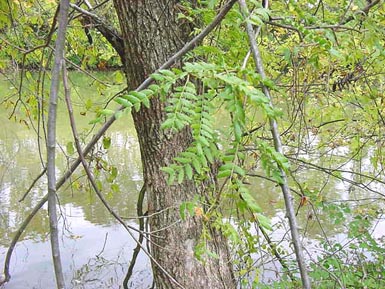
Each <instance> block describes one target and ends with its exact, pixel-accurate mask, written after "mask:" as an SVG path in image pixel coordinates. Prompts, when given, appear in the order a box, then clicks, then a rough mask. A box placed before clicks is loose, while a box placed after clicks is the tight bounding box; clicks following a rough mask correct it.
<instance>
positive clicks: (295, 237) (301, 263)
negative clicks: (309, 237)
mask: <svg viewBox="0 0 385 289" xmlns="http://www.w3.org/2000/svg"><path fill="white" fill-rule="evenodd" d="M238 2H239V6H240V10H241V13H242V15H243V17H244V18H245V19H246V18H247V17H248V15H249V12H248V8H247V5H246V2H245V0H239V1H238ZM246 32H247V35H248V38H249V43H250V49H251V52H252V55H253V58H254V62H255V66H256V69H257V72H258V73H259V75H260V76H261V78H262V81H263V80H265V79H266V75H265V70H264V67H263V62H262V57H261V55H260V52H259V49H258V45H257V42H256V41H255V37H254V30H253V27H252V25H251V23H250V22H246ZM262 90H263V93H264V94H265V96H266V97H267V98H268V99H269V101H270V105H271V106H273V103H272V97H271V95H270V90H269V88H268V87H267V86H266V85H264V84H263V83H262ZM269 122H270V129H271V134H272V136H273V141H274V147H275V150H276V151H277V152H279V153H281V154H283V149H282V143H281V137H280V134H279V129H278V124H277V122H276V120H275V119H274V118H271V117H270V118H269ZM279 171H280V174H281V177H282V183H281V184H280V187H281V190H282V193H283V196H284V199H285V206H286V214H287V217H288V219H289V225H290V231H291V237H292V241H293V245H294V251H295V254H296V257H297V263H298V267H299V271H300V273H301V279H302V285H303V288H305V289H310V288H311V284H310V279H309V276H308V273H307V269H306V261H305V257H304V255H303V248H302V245H301V240H300V236H299V232H298V225H297V220H296V217H295V211H294V204H293V197H292V195H291V193H290V188H289V185H288V180H287V176H286V172H285V170H284V169H283V168H282V167H281V166H279Z"/></svg>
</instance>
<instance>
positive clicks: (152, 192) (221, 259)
mask: <svg viewBox="0 0 385 289" xmlns="http://www.w3.org/2000/svg"><path fill="white" fill-rule="evenodd" d="M178 2H179V1H169V0H162V1H159V0H152V1H125V0H115V1H114V4H115V7H116V10H117V14H118V17H119V22H120V27H121V32H122V41H123V45H124V53H123V55H122V62H123V63H124V70H125V73H126V77H127V83H128V86H129V87H130V88H131V89H134V88H136V87H138V86H139V84H140V83H142V82H143V81H144V80H145V79H146V77H148V76H149V75H150V74H151V73H153V72H154V71H156V70H157V69H158V68H159V66H160V65H161V64H163V63H164V62H166V60H168V59H169V58H170V57H171V56H172V55H173V54H174V53H175V52H177V51H178V50H179V49H180V48H182V47H183V45H184V44H185V43H186V42H187V41H188V39H189V37H190V34H191V29H192V27H191V26H190V24H184V23H182V22H181V21H179V20H178V17H177V16H178V13H180V10H178V7H180V6H179V5H180V4H179V3H178ZM192 2H194V1H192ZM192 4H194V3H192ZM176 65H178V64H176ZM164 108H165V104H164V102H162V101H161V100H160V98H158V97H153V98H152V99H151V106H150V108H148V109H147V108H142V109H141V110H140V111H138V112H134V113H133V119H134V123H135V127H136V130H137V135H138V139H139V144H140V149H141V155H142V163H143V175H144V182H145V184H146V192H147V194H148V215H150V216H151V217H150V228H151V231H152V232H154V233H153V235H152V236H151V251H152V254H153V256H154V257H155V259H156V260H157V261H158V262H159V263H160V264H161V265H162V266H163V268H166V269H167V270H169V273H170V274H171V275H172V276H173V277H174V278H175V279H176V280H177V281H178V282H179V283H181V285H182V286H183V287H185V288H235V280H234V276H233V272H232V264H231V263H230V258H229V252H228V247H227V243H226V240H225V238H224V236H223V235H222V234H221V232H219V231H215V230H212V231H211V237H212V239H211V240H210V241H209V243H208V248H209V250H210V251H211V252H213V253H215V254H216V255H217V256H218V258H209V259H206V260H204V262H201V261H198V260H197V259H196V257H195V256H194V248H195V246H196V245H197V242H198V240H199V238H200V235H201V232H202V219H201V218H199V217H190V218H187V219H186V220H183V221H182V220H181V217H180V213H179V206H180V205H181V203H183V202H185V201H188V200H192V199H193V198H194V196H195V195H197V194H198V195H201V194H202V193H204V192H205V191H206V190H207V189H208V188H209V187H210V185H211V184H214V183H216V179H215V174H211V175H210V176H209V179H208V180H207V181H206V182H205V184H202V185H196V184H195V183H194V181H184V182H183V183H182V184H177V185H172V186H169V185H168V184H167V175H165V174H164V173H163V172H162V171H161V168H162V167H164V166H168V165H170V164H171V163H172V162H173V159H174V157H176V156H177V155H178V153H180V152H182V151H184V150H186V148H188V147H189V146H190V144H191V142H192V137H191V131H190V129H189V128H186V129H184V130H183V131H181V132H179V133H174V134H169V133H167V132H165V131H164V130H162V129H161V124H162V123H163V122H164V120H165V111H164ZM213 169H215V168H213ZM153 272H154V278H155V283H156V286H157V288H159V289H160V288H176V287H177V285H176V284H175V283H174V282H173V281H172V280H170V278H169V277H167V275H165V274H164V272H163V270H161V269H160V268H159V267H158V266H156V265H154V266H153Z"/></svg>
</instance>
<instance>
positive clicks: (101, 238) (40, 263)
mask: <svg viewBox="0 0 385 289" xmlns="http://www.w3.org/2000/svg"><path fill="white" fill-rule="evenodd" d="M75 76H76V77H75V81H78V82H80V83H82V82H84V83H87V82H89V79H88V80H87V81H85V80H84V79H81V77H82V76H79V75H75ZM79 78H80V80H79ZM84 83H83V88H82V89H83V91H80V92H79V94H82V96H83V98H79V99H77V100H76V101H74V103H75V105H74V113H75V117H76V118H77V122H78V123H77V126H78V131H79V132H80V133H81V136H82V137H87V139H89V138H90V137H91V136H92V133H91V134H88V133H87V134H86V132H87V130H89V128H90V127H91V126H90V125H89V124H88V123H89V121H90V120H92V119H93V118H94V114H92V113H90V112H87V113H84V110H85V109H84V107H85V103H86V102H87V101H89V99H92V101H93V102H96V101H97V97H95V96H94V95H93V93H95V95H99V94H97V93H96V90H95V89H90V88H89V87H85V88H84ZM5 89H7V87H6V86H5V82H0V92H4V95H6V91H5ZM117 89H118V88H115V90H117ZM115 92H116V91H115ZM115 92H114V91H108V90H107V92H105V94H104V96H103V97H106V96H109V94H113V93H115ZM9 114H10V111H5V110H4V109H3V107H1V108H0V122H1V123H3V124H6V125H5V126H3V127H2V129H1V130H0V262H1V266H3V263H4V259H5V254H6V250H7V246H8V245H9V243H10V240H11V238H12V237H13V236H14V233H15V231H16V230H17V229H18V227H19V226H20V223H21V222H22V221H23V220H24V219H25V217H26V216H27V215H28V214H29V212H30V210H31V209H32V208H33V207H34V205H35V204H36V203H37V202H38V201H39V200H40V198H41V197H42V196H44V195H45V193H46V180H45V176H44V177H43V178H41V179H40V180H39V181H38V182H37V183H36V184H35V186H34V188H33V189H32V190H31V191H30V192H29V193H28V195H27V197H26V198H25V200H24V201H23V202H19V199H20V198H21V197H22V196H23V194H24V193H25V192H26V191H27V188H28V187H29V186H30V185H31V183H32V182H33V180H34V179H35V178H36V177H37V176H38V175H39V174H40V172H41V171H42V165H41V159H43V161H45V156H44V153H45V152H44V145H43V148H42V154H43V155H42V157H41V158H40V157H39V154H38V153H39V146H38V138H37V135H36V132H35V131H34V130H33V129H31V128H28V127H27V126H25V125H23V124H20V123H17V122H13V121H10V120H8V116H9ZM97 128H98V127H96V128H95V130H94V131H96V129H97ZM57 130H58V131H57V139H58V146H57V148H58V150H57V177H58V178H59V177H61V175H62V174H63V172H65V171H66V169H67V166H68V164H69V163H70V161H71V160H72V159H73V158H74V156H75V155H70V154H69V153H70V152H68V151H67V144H68V143H69V142H72V141H73V140H72V135H71V131H70V128H69V122H68V116H67V113H66V111H65V106H64V103H62V102H61V103H59V111H58V127H57ZM106 136H107V137H109V138H111V147H110V148H109V149H108V154H107V151H106V150H105V149H103V146H102V144H98V145H97V147H96V149H95V150H94V151H93V157H94V161H93V162H92V164H93V165H95V163H96V161H98V162H103V166H102V168H101V169H100V170H99V171H98V172H99V175H98V179H99V180H101V181H102V182H101V186H102V190H101V191H102V193H103V194H104V196H105V198H106V199H107V201H108V202H109V204H110V206H111V207H112V208H113V209H114V210H115V211H117V212H118V213H119V214H120V215H121V216H122V217H132V216H135V213H136V199H137V194H138V192H139V190H140V188H141V185H142V177H141V162H140V153H139V150H138V143H137V140H136V136H135V132H134V128H133V126H132V121H131V119H130V117H129V116H128V115H124V116H123V117H122V118H121V119H120V120H119V121H118V122H116V123H115V124H114V125H113V126H112V128H111V129H110V130H109V132H108V133H107V135H106ZM42 143H43V142H42ZM112 167H116V168H117V175H116V177H114V179H113V180H108V178H109V173H110V171H111V168H112ZM70 181H71V182H67V183H66V184H65V185H64V186H63V187H62V188H61V189H60V191H59V202H60V205H61V209H60V213H61V214H62V218H61V220H60V228H61V232H62V233H61V235H60V240H61V245H62V247H61V248H62V261H63V266H64V269H65V277H66V280H67V284H68V286H69V288H78V289H81V288H84V289H86V288H89V289H95V288H121V284H122V280H123V278H124V275H125V273H126V270H127V268H128V265H127V264H128V262H129V261H130V258H131V255H132V250H133V248H134V247H135V245H136V243H135V242H134V241H133V240H132V239H131V237H130V236H129V234H128V233H127V232H126V231H125V229H123V228H122V227H121V226H120V225H117V223H116V221H115V220H114V219H113V218H112V217H111V215H110V214H109V213H108V211H107V210H106V209H105V208H104V206H103V205H102V204H101V202H100V201H99V199H98V198H97V197H96V196H95V194H94V192H93V191H92V190H91V188H90V186H89V184H88V182H87V181H86V180H85V178H84V171H83V170H82V169H80V168H79V169H78V170H77V171H76V172H75V173H74V174H73V176H72V178H71V180H70ZM70 183H72V185H70ZM130 225H132V226H137V225H136V224H135V223H132V224H130ZM48 228H49V223H48V216H47V209H46V206H45V207H43V209H42V210H41V211H40V212H39V213H38V214H37V215H36V216H35V217H34V219H33V220H32V222H31V223H30V225H29V226H28V228H27V230H26V232H25V233H24V234H23V236H22V238H21V241H20V242H19V243H18V244H17V246H16V249H15V251H14V254H13V257H12V261H11V275H12V278H11V281H10V282H9V283H7V284H6V285H5V287H4V288H6V289H31V288H36V289H37V288H54V287H55V281H54V273H53V266H52V257H51V249H50V243H49V235H48V233H47V232H48V230H49V229H48ZM149 266H150V265H149V262H148V259H147V257H146V256H145V255H144V254H142V253H141V254H140V255H139V257H138V260H137V265H136V269H135V271H134V275H133V278H132V282H131V283H132V284H131V285H130V286H131V288H148V287H149V286H150V285H151V284H150V283H151V282H152V278H151V276H150V274H151V270H150V269H149Z"/></svg>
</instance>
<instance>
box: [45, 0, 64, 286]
mask: <svg viewBox="0 0 385 289" xmlns="http://www.w3.org/2000/svg"><path fill="white" fill-rule="evenodd" d="M59 5H60V8H59V16H58V20H59V28H58V33H57V39H56V44H55V59H54V66H53V68H52V80H51V88H50V97H49V108H48V123H47V124H48V129H47V180H48V215H49V225H50V238H51V250H52V259H53V265H54V269H55V277H56V286H57V288H58V289H64V288H65V282H64V274H63V266H62V263H61V258H60V245H59V233H58V232H59V231H58V217H57V212H56V198H57V195H56V160H55V157H56V119H57V117H56V115H57V101H58V96H59V84H60V70H61V66H62V64H64V60H63V58H64V49H65V42H66V38H65V37H66V30H67V25H68V9H69V0H62V1H60V4H59Z"/></svg>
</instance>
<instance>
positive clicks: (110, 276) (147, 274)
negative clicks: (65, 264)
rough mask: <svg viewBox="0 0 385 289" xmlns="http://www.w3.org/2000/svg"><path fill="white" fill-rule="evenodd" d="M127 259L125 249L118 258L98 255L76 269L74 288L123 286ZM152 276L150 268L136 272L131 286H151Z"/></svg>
mask: <svg viewBox="0 0 385 289" xmlns="http://www.w3.org/2000/svg"><path fill="white" fill-rule="evenodd" d="M127 267H128V264H127V261H126V258H125V256H124V252H123V250H122V251H121V252H120V253H119V254H118V256H117V258H115V259H113V260H111V259H107V258H104V257H103V256H101V254H98V255H96V256H95V257H94V258H91V259H89V261H88V262H87V263H86V264H84V265H83V266H82V267H80V268H79V269H77V270H76V271H74V274H73V277H72V280H71V285H72V288H73V289H105V288H111V289H114V288H122V285H121V284H122V282H123V278H124V276H125V274H126V271H127ZM151 282H152V276H151V271H150V270H149V269H148V268H145V269H142V270H140V271H137V272H135V273H134V275H133V277H132V278H131V279H130V283H129V288H133V289H134V288H135V289H144V288H149V287H150V286H151Z"/></svg>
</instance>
